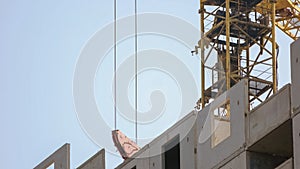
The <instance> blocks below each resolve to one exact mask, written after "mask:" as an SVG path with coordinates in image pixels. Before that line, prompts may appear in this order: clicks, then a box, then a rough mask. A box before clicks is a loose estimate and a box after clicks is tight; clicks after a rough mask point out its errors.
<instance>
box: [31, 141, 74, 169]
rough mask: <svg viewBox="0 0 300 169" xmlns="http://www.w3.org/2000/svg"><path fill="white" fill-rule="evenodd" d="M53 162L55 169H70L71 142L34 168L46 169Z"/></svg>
mask: <svg viewBox="0 0 300 169" xmlns="http://www.w3.org/2000/svg"><path fill="white" fill-rule="evenodd" d="M53 163H54V169H70V144H68V143H66V144H64V145H63V146H62V147H60V148H59V149H58V150H56V151H55V152H54V153H53V154H51V155H50V156H49V157H48V158H46V159H45V160H44V161H42V162H41V163H40V164H39V165H37V166H36V167H34V169H46V168H48V167H49V166H50V165H52V164H53Z"/></svg>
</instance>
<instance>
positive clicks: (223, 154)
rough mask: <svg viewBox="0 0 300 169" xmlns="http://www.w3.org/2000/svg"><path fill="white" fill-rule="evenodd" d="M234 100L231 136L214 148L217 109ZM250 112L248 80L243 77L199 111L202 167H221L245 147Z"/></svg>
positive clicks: (199, 147) (199, 142)
mask: <svg viewBox="0 0 300 169" xmlns="http://www.w3.org/2000/svg"><path fill="white" fill-rule="evenodd" d="M228 100H229V102H230V136H229V137H228V138H226V139H225V140H224V141H223V142H221V143H219V144H218V145H217V146H215V147H212V137H211V136H212V135H213V132H214V130H213V128H212V121H213V120H212V119H213V118H214V115H213V113H214V112H213V111H214V110H215V108H216V107H218V106H220V105H222V104H223V103H225V102H227V101H228ZM247 113H248V82H247V81H246V80H242V81H241V82H239V83H238V84H236V85H235V86H233V87H232V88H231V89H230V90H229V91H227V92H225V93H223V94H222V95H221V96H219V97H218V98H216V99H215V100H214V102H212V103H211V104H210V105H208V106H206V107H205V108H204V109H203V110H201V112H199V114H198V118H197V127H198V130H199V138H198V146H197V149H198V150H197V152H198V154H197V155H198V160H197V161H198V169H211V168H214V167H216V168H218V165H222V162H224V163H226V162H228V161H230V160H231V158H234V157H235V156H236V153H237V152H239V151H241V150H242V149H243V148H244V145H245V142H246V129H245V124H246V120H245V115H246V114H247Z"/></svg>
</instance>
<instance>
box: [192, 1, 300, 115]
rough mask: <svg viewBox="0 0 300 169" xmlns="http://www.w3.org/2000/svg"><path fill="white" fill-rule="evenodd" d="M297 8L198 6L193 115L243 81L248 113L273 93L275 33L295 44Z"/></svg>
mask: <svg viewBox="0 0 300 169" xmlns="http://www.w3.org/2000/svg"><path fill="white" fill-rule="evenodd" d="M299 5H300V3H299V0H277V1H276V0H200V10H199V14H200V30H201V39H200V40H199V42H198V45H197V46H196V48H195V51H194V52H195V53H197V54H198V53H199V54H200V57H201V98H200V99H199V101H198V102H197V105H196V108H197V109H200V108H201V107H202V108H203V107H204V106H205V105H206V104H207V103H209V102H211V101H212V100H213V99H214V98H216V97H218V96H219V95H220V94H222V93H224V92H225V91H226V90H228V89H229V88H231V87H232V86H233V85H235V84H236V83H237V82H238V81H240V80H242V79H247V80H248V84H249V89H248V92H249V102H250V104H249V105H250V106H251V107H254V106H255V105H257V104H258V103H259V102H263V101H264V100H265V99H267V98H268V97H269V96H270V95H271V94H272V93H275V92H277V56H278V48H279V47H278V45H277V43H276V36H275V28H276V26H277V27H278V28H279V29H280V30H282V31H283V32H285V33H286V34H287V35H288V36H290V37H291V38H292V39H294V40H296V39H297V38H298V37H299V36H300V34H299V29H300V8H299ZM199 49H200V52H198V51H199ZM223 107H224V108H226V107H227V106H223ZM251 107H249V109H250V108H251ZM228 114H229V113H228Z"/></svg>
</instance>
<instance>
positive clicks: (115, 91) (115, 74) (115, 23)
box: [114, 0, 117, 130]
mask: <svg viewBox="0 0 300 169" xmlns="http://www.w3.org/2000/svg"><path fill="white" fill-rule="evenodd" d="M114 123H115V124H114V127H115V130H116V129H117V0H114Z"/></svg>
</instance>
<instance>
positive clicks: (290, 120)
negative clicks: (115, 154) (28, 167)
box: [36, 0, 300, 169]
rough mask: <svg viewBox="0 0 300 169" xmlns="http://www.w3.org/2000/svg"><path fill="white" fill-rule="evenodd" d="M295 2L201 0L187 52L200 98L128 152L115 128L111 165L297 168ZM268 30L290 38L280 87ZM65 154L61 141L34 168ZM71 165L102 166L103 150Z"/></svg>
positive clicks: (58, 164) (299, 22) (64, 160)
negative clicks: (196, 71)
mask: <svg viewBox="0 0 300 169" xmlns="http://www.w3.org/2000/svg"><path fill="white" fill-rule="evenodd" d="M298 5H300V4H299V2H298V1H291V0H278V1H275V0H201V2H200V10H199V14H200V18H201V19H200V25H201V26H200V29H201V30H200V32H201V39H200V40H199V42H198V45H196V47H195V50H194V51H193V53H196V54H199V55H200V56H201V98H200V99H199V101H198V102H197V104H196V106H195V110H193V111H192V112H190V113H189V114H188V115H186V116H185V117H184V118H183V119H181V120H179V121H178V122H177V123H176V124H174V125H173V126H172V127H171V128H169V129H167V130H166V131H165V132H164V133H162V134H161V135H160V136H158V137H157V138H155V139H154V140H153V141H151V142H150V143H148V144H147V145H145V146H144V147H142V148H140V149H139V148H137V149H136V150H135V152H134V153H132V154H130V156H129V154H128V152H127V151H126V147H125V146H124V144H121V141H120V140H118V136H119V135H118V134H120V133H121V132H119V131H114V132H113V134H114V136H113V138H114V142H115V144H116V146H117V148H118V150H119V151H120V153H121V155H122V157H123V158H124V159H125V160H124V162H123V163H122V164H120V165H119V166H117V167H116V169H212V168H221V169H300V76H299V74H298V73H299V72H300V39H298V37H299V35H300V34H298V33H299V30H300V8H299V6H298ZM275 27H278V28H279V29H280V30H282V31H284V32H285V33H286V34H287V35H288V36H290V37H291V38H292V39H294V40H295V41H294V42H293V43H292V44H291V55H290V60H291V84H286V85H285V86H284V87H282V88H281V89H278V84H277V57H278V45H277V43H276V36H275ZM297 39H298V40H297ZM208 60H210V61H209V62H208ZM208 72H209V73H208ZM207 74H209V75H211V76H212V77H209V78H207ZM207 79H210V80H211V81H208V80H207ZM122 143H124V142H122ZM131 146H135V147H137V145H135V143H134V142H132V144H131ZM69 153H70V148H69V145H68V144H66V145H65V146H63V147H62V148H61V149H59V150H58V151H57V152H55V153H54V154H53V155H51V156H50V157H48V158H47V159H46V160H45V161H43V162H41V163H40V164H39V165H38V166H37V167H36V169H42V168H46V167H48V166H49V165H51V164H52V163H54V164H55V165H54V168H55V169H58V168H65V169H69V168H70V164H69V163H70V159H69V156H70V155H69ZM78 168H80V169H92V168H98V169H104V168H105V153H104V150H102V151H100V152H99V153H97V154H96V155H95V156H93V157H92V158H91V159H89V160H88V161H86V162H85V163H84V164H82V165H81V166H80V167H78Z"/></svg>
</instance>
